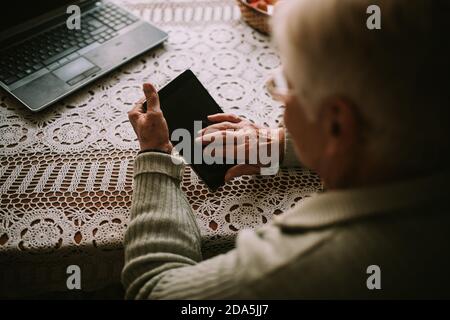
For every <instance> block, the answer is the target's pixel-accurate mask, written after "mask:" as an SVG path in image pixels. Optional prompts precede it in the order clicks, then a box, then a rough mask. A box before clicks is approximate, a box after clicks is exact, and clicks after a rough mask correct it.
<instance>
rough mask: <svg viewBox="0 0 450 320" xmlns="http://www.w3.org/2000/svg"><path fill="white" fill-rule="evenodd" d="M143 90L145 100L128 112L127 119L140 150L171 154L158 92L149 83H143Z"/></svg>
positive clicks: (167, 130)
mask: <svg viewBox="0 0 450 320" xmlns="http://www.w3.org/2000/svg"><path fill="white" fill-rule="evenodd" d="M143 90H144V95H145V98H142V99H141V100H139V101H138V102H137V103H136V104H135V106H134V107H133V109H131V110H130V111H129V112H128V119H129V120H130V122H131V125H132V126H133V129H134V132H135V133H136V135H137V138H138V140H139V145H140V147H141V150H148V149H156V150H160V151H163V152H167V153H171V152H172V149H173V146H172V143H171V142H170V139H169V129H168V127H167V122H166V119H165V118H164V115H163V113H162V111H161V108H160V104H159V96H158V92H157V91H156V89H155V87H154V86H153V85H151V84H150V83H144V85H143ZM145 101H147V108H146V110H145V108H144V103H145Z"/></svg>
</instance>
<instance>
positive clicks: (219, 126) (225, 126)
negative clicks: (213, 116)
mask: <svg viewBox="0 0 450 320" xmlns="http://www.w3.org/2000/svg"><path fill="white" fill-rule="evenodd" d="M229 129H233V130H238V129H240V127H239V125H238V124H236V123H232V122H228V121H225V122H220V123H215V124H212V125H210V126H208V127H206V128H203V129H202V130H200V131H199V132H198V134H199V135H203V134H205V133H210V132H214V131H220V130H229Z"/></svg>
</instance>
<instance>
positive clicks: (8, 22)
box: [0, 0, 83, 36]
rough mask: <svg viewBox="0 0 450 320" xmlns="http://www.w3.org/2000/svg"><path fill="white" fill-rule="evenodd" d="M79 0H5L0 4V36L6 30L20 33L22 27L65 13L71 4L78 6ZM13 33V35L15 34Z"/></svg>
mask: <svg viewBox="0 0 450 320" xmlns="http://www.w3.org/2000/svg"><path fill="white" fill-rule="evenodd" d="M81 2H83V1H80V0H39V1H18V0H7V1H4V2H3V3H2V15H1V19H0V34H1V35H2V36H3V35H4V33H5V32H6V31H7V30H8V33H9V32H10V31H12V30H14V31H22V30H23V29H26V28H24V27H26V26H30V24H32V25H35V24H38V23H42V22H45V21H46V20H47V19H49V18H51V17H55V16H56V15H62V14H65V13H66V10H67V7H68V6H69V5H71V4H77V5H79V4H80V3H81ZM14 31H13V33H15V32H14Z"/></svg>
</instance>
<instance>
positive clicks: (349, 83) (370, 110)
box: [272, 0, 450, 166]
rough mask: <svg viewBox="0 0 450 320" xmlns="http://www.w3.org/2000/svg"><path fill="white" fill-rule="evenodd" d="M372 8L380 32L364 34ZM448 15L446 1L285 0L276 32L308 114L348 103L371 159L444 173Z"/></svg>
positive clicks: (449, 100) (448, 130) (448, 117)
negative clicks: (339, 100) (330, 102)
mask: <svg viewBox="0 0 450 320" xmlns="http://www.w3.org/2000/svg"><path fill="white" fill-rule="evenodd" d="M374 4H375V5H378V6H379V7H380V9H381V29H380V30H369V29H368V28H367V26H366V21H367V18H368V17H369V14H367V12H366V10H367V8H368V6H370V5H374ZM449 14H450V1H446V0H286V1H284V2H281V3H280V4H279V7H277V8H276V10H275V15H274V18H273V19H272V29H273V35H274V40H275V44H276V45H277V46H278V49H279V51H280V55H281V59H282V62H283V66H284V70H285V72H286V74H287V76H288V77H289V79H290V80H291V82H292V85H293V87H294V90H295V92H296V94H297V96H298V98H299V101H300V102H301V104H302V105H304V106H305V107H306V108H307V109H309V113H310V114H312V115H314V114H315V112H316V111H317V110H318V108H319V107H320V106H321V104H322V103H323V102H324V100H325V99H327V98H330V97H333V96H340V97H343V98H346V99H349V100H350V101H351V102H352V103H353V104H354V105H355V108H356V109H357V111H358V112H359V113H360V116H361V118H362V119H363V120H364V123H365V129H366V130H367V136H368V138H367V139H368V140H367V149H368V152H370V153H371V156H373V157H377V158H379V159H378V160H379V161H391V162H392V163H395V164H396V165H398V164H399V163H400V162H401V163H403V165H405V166H408V165H409V166H422V165H424V164H425V163H428V164H429V165H433V166H438V165H439V166H440V165H442V161H443V156H444V155H445V158H446V161H448V160H449V156H448V154H449V149H450V145H449V138H450V124H449V121H450V112H449V107H450V87H449V81H448V79H449V77H450V43H449V40H448V39H449V37H448V35H449V34H450V33H449V32H450V19H449V18H448V15H449ZM306 111H308V110H306ZM312 118H314V116H312Z"/></svg>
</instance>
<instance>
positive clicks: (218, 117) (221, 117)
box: [208, 113, 242, 123]
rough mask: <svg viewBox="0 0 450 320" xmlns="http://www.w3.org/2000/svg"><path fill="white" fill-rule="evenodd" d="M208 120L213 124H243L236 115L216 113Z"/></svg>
mask: <svg viewBox="0 0 450 320" xmlns="http://www.w3.org/2000/svg"><path fill="white" fill-rule="evenodd" d="M208 120H209V121H211V122H223V121H229V122H233V123H238V122H241V121H242V119H241V118H239V117H238V116H237V115H235V114H231V113H216V114H212V115H210V116H208Z"/></svg>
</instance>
